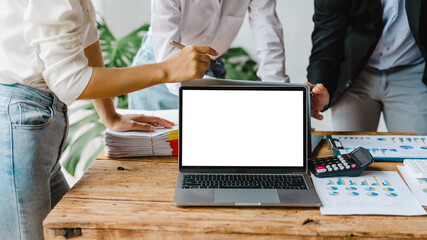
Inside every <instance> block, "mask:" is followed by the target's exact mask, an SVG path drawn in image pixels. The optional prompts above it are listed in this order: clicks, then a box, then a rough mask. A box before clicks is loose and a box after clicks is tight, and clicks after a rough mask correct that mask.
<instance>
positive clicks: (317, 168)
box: [314, 166, 325, 170]
mask: <svg viewBox="0 0 427 240" xmlns="http://www.w3.org/2000/svg"><path fill="white" fill-rule="evenodd" d="M314 169H316V170H320V169H325V166H318V167H316V168H314Z"/></svg>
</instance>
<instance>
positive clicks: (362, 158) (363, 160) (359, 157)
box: [353, 151, 369, 165]
mask: <svg viewBox="0 0 427 240" xmlns="http://www.w3.org/2000/svg"><path fill="white" fill-rule="evenodd" d="M353 154H354V156H355V157H356V159H357V160H359V162H360V163H361V164H362V165H364V164H365V163H367V162H369V159H367V158H366V157H365V155H363V153H361V152H359V151H356V152H354V153H353Z"/></svg>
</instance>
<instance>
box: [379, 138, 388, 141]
mask: <svg viewBox="0 0 427 240" xmlns="http://www.w3.org/2000/svg"><path fill="white" fill-rule="evenodd" d="M377 140H378V141H385V140H387V139H385V138H377Z"/></svg>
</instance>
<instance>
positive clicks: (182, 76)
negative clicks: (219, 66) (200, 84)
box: [161, 46, 218, 83]
mask: <svg viewBox="0 0 427 240" xmlns="http://www.w3.org/2000/svg"><path fill="white" fill-rule="evenodd" d="M207 54H208V55H212V56H218V52H217V51H216V50H215V49H213V48H211V47H209V46H187V47H185V48H183V49H181V50H179V51H177V52H175V53H174V54H172V55H171V56H170V57H169V58H168V59H167V60H166V61H164V62H162V63H161V64H163V65H164V67H165V72H166V80H167V82H169V83H175V82H183V81H188V80H192V79H196V78H202V77H203V76H204V73H205V72H206V71H207V70H208V69H209V63H210V61H211V58H210V57H209V56H208V55H207Z"/></svg>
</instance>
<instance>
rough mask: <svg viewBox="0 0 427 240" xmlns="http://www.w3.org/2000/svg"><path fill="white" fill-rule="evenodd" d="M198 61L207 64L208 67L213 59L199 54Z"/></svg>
mask: <svg viewBox="0 0 427 240" xmlns="http://www.w3.org/2000/svg"><path fill="white" fill-rule="evenodd" d="M197 60H199V61H200V62H203V63H207V64H208V65H209V63H210V62H211V58H210V57H209V56H208V55H206V54H197Z"/></svg>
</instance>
